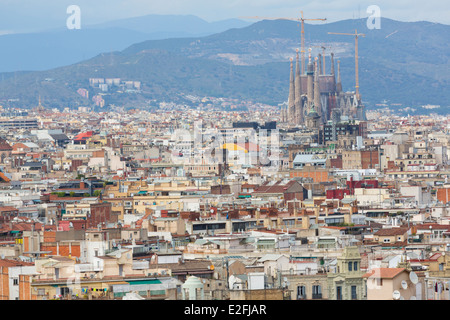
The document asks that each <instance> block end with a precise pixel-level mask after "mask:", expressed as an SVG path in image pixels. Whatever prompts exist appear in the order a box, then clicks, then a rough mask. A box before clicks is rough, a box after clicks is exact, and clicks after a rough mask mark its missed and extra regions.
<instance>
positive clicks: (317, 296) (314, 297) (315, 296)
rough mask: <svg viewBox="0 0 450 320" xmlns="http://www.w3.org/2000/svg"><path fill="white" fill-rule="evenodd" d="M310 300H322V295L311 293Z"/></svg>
mask: <svg viewBox="0 0 450 320" xmlns="http://www.w3.org/2000/svg"><path fill="white" fill-rule="evenodd" d="M312 298H313V300H316V299H317V300H318V299H322V294H321V293H313V295H312Z"/></svg>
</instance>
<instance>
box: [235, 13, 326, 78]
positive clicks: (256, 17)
mask: <svg viewBox="0 0 450 320" xmlns="http://www.w3.org/2000/svg"><path fill="white" fill-rule="evenodd" d="M300 15H301V18H282V17H259V16H255V17H239V18H241V19H259V20H294V21H300V22H301V48H300V53H301V61H302V62H301V63H302V71H301V72H302V74H303V73H304V72H305V21H326V20H327V18H323V19H322V18H317V19H305V18H303V11H300Z"/></svg>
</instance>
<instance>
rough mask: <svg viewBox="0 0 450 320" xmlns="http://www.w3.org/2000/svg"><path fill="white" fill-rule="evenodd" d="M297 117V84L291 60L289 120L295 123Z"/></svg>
mask: <svg viewBox="0 0 450 320" xmlns="http://www.w3.org/2000/svg"><path fill="white" fill-rule="evenodd" d="M294 117H295V83H294V68H293V64H292V58H291V76H290V81H289V99H288V118H289V122H290V123H291V122H293V121H294Z"/></svg>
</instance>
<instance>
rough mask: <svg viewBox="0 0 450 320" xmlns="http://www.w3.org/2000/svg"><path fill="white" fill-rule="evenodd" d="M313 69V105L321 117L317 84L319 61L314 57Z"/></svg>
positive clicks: (318, 86)
mask: <svg viewBox="0 0 450 320" xmlns="http://www.w3.org/2000/svg"><path fill="white" fill-rule="evenodd" d="M315 60H316V61H315V70H314V107H315V108H316V111H317V113H318V114H319V116H320V117H321V118H323V117H322V103H321V102H320V85H319V63H320V62H318V60H319V61H320V59H317V58H316V59H315Z"/></svg>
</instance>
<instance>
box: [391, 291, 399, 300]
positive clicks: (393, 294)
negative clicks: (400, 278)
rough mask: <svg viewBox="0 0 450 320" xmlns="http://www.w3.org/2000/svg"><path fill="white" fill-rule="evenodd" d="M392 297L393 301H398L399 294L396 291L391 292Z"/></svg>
mask: <svg viewBox="0 0 450 320" xmlns="http://www.w3.org/2000/svg"><path fill="white" fill-rule="evenodd" d="M392 297H393V298H394V300H398V299H400V297H401V295H400V292H399V291H398V290H395V291H394V292H392Z"/></svg>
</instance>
